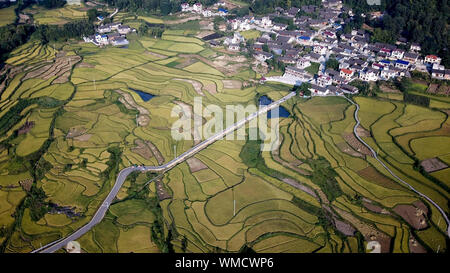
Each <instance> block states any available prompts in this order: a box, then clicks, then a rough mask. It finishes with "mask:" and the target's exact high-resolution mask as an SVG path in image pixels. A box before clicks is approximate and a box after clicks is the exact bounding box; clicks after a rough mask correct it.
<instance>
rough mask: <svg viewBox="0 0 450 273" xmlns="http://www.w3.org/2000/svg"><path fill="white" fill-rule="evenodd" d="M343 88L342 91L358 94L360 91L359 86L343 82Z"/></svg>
mask: <svg viewBox="0 0 450 273" xmlns="http://www.w3.org/2000/svg"><path fill="white" fill-rule="evenodd" d="M341 90H342V92H344V93H347V94H358V92H359V90H358V88H356V87H355V86H351V85H348V84H342V85H341Z"/></svg>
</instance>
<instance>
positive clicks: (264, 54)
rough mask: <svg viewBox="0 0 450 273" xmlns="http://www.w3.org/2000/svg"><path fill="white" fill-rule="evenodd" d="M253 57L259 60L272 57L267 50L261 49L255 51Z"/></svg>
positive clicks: (263, 60)
mask: <svg viewBox="0 0 450 273" xmlns="http://www.w3.org/2000/svg"><path fill="white" fill-rule="evenodd" d="M253 57H255V59H257V60H258V61H260V62H265V61H267V60H269V59H272V58H273V54H271V53H267V52H264V51H262V52H255V53H254V54H253Z"/></svg>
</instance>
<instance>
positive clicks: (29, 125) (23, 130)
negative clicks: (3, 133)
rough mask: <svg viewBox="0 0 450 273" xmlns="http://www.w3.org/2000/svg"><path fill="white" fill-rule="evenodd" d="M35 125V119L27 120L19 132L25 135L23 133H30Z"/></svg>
mask: <svg viewBox="0 0 450 273" xmlns="http://www.w3.org/2000/svg"><path fill="white" fill-rule="evenodd" d="M34 125H35V123H34V121H27V122H25V124H24V125H23V126H22V127H20V128H19V130H18V132H17V134H18V135H23V134H26V133H28V132H29V131H30V130H31V129H33V127H34Z"/></svg>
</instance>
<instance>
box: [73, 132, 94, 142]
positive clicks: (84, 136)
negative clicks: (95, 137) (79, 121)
mask: <svg viewBox="0 0 450 273" xmlns="http://www.w3.org/2000/svg"><path fill="white" fill-rule="evenodd" d="M91 137H92V134H84V135H81V136H77V137H74V138H73V139H74V140H76V141H82V142H84V141H89V139H91Z"/></svg>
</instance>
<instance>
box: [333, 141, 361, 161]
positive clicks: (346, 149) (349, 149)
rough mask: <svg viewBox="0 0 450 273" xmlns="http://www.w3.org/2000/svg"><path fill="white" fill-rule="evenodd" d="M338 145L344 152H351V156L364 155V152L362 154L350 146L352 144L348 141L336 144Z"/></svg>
mask: <svg viewBox="0 0 450 273" xmlns="http://www.w3.org/2000/svg"><path fill="white" fill-rule="evenodd" d="M336 146H337V147H338V148H339V150H340V151H341V152H343V153H346V154H349V155H351V156H356V157H364V156H363V155H362V154H360V153H358V152H356V151H355V150H353V149H352V147H350V145H348V143H347V142H341V143H338V144H336Z"/></svg>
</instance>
